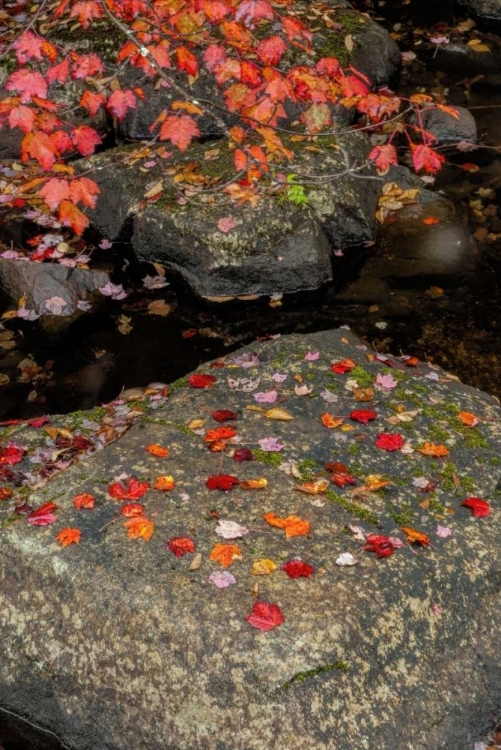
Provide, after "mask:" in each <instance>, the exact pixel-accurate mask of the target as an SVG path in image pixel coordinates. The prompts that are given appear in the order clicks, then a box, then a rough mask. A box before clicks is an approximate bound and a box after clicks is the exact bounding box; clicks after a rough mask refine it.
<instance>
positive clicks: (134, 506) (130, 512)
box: [120, 503, 144, 518]
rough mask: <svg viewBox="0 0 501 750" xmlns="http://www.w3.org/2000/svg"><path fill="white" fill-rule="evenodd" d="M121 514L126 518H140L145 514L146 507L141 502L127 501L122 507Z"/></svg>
mask: <svg viewBox="0 0 501 750" xmlns="http://www.w3.org/2000/svg"><path fill="white" fill-rule="evenodd" d="M120 515H121V516H125V518H139V517H141V516H144V507H143V506H142V505H141V503H126V504H125V505H122V507H121V508H120Z"/></svg>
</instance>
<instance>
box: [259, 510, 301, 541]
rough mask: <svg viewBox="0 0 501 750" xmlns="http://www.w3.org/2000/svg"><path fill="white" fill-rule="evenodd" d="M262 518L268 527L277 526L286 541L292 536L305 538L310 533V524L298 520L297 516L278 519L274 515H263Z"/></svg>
mask: <svg viewBox="0 0 501 750" xmlns="http://www.w3.org/2000/svg"><path fill="white" fill-rule="evenodd" d="M263 518H264V520H265V521H266V522H267V523H269V524H270V526H278V528H279V529H283V530H284V531H285V536H286V538H287V539H290V537H293V536H306V535H307V534H309V533H310V522H309V521H305V520H303V519H302V518H299V516H287V518H279V517H278V516H276V515H275V514H274V513H265V515H264V516H263Z"/></svg>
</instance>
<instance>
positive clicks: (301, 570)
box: [281, 558, 315, 578]
mask: <svg viewBox="0 0 501 750" xmlns="http://www.w3.org/2000/svg"><path fill="white" fill-rule="evenodd" d="M281 570H284V571H285V572H286V573H287V575H288V576H289V578H309V577H310V576H311V575H313V573H314V572H315V571H314V569H313V568H312V566H311V565H308V563H305V562H304V561H303V560H300V559H299V558H296V559H294V560H289V562H286V563H284V564H283V565H282V567H281Z"/></svg>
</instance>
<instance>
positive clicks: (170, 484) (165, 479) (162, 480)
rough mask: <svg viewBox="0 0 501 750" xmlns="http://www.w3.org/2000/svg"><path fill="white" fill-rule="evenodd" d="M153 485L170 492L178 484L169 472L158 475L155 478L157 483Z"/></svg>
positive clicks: (156, 488) (155, 487) (157, 488)
mask: <svg viewBox="0 0 501 750" xmlns="http://www.w3.org/2000/svg"><path fill="white" fill-rule="evenodd" d="M152 486H153V488H154V489H155V490H162V491H163V492H168V491H170V490H173V489H174V487H175V486H176V482H175V480H174V477H171V476H170V475H169V474H164V475H163V476H161V477H157V478H156V480H155V484H154V485H152Z"/></svg>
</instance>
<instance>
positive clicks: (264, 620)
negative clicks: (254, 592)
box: [245, 602, 284, 632]
mask: <svg viewBox="0 0 501 750" xmlns="http://www.w3.org/2000/svg"><path fill="white" fill-rule="evenodd" d="M245 619H246V620H247V622H248V623H249V625H252V627H253V628H256V629H257V630H262V631H263V632H266V631H268V630H273V628H276V627H278V626H279V625H281V624H282V623H283V621H284V616H283V614H282V612H281V611H280V609H279V607H278V606H277V605H276V604H271V603H268V602H255V603H254V606H253V607H252V611H251V613H250V615H247V617H246V618H245Z"/></svg>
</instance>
